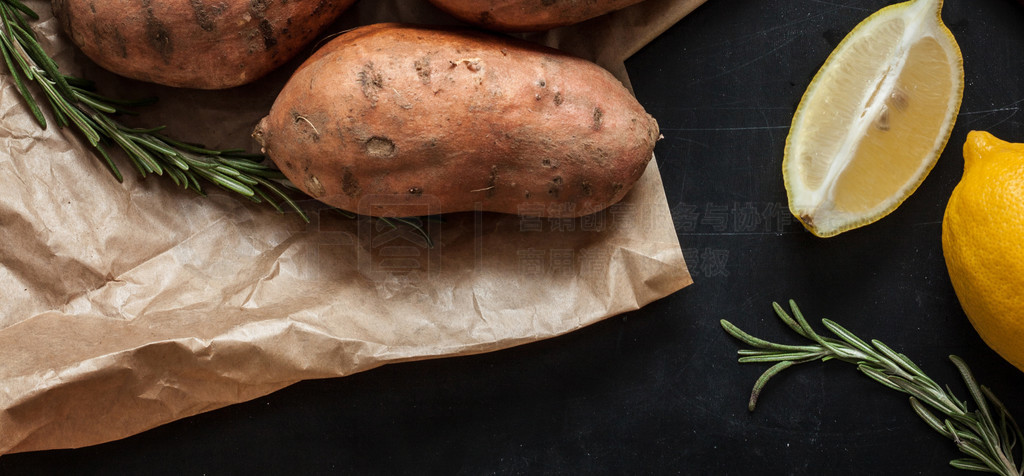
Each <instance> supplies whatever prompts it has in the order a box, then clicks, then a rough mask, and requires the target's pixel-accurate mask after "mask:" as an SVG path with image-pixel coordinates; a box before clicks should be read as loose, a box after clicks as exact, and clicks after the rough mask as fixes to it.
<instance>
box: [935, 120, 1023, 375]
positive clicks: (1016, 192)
mask: <svg viewBox="0 0 1024 476" xmlns="http://www.w3.org/2000/svg"><path fill="white" fill-rule="evenodd" d="M942 251H943V255H944V256H945V258H946V268H947V269H948V270H949V277H950V280H951V281H952V282H953V289H955V290H956V295H957V297H958V298H959V299H960V305H961V306H963V308H964V312H965V313H967V317H968V318H969V319H970V321H971V324H972V325H973V326H974V328H975V329H976V330H977V331H978V334H980V335H981V338H982V339H984V340H985V343H986V344H988V346H989V347H991V348H992V349H993V350H995V351H996V352H998V353H999V355H1001V356H1003V358H1005V359H1006V360H1008V361H1009V362H1010V363H1012V364H1013V365H1015V366H1017V368H1018V369H1021V370H1024V144H1014V143H1010V142H1006V141H1003V140H1000V139H997V138H996V137H994V136H993V135H992V134H989V133H987V132H980V131H972V132H970V133H969V134H968V135H967V142H966V143H965V144H964V175H963V178H962V179H961V180H960V183H959V184H958V185H957V186H956V188H955V189H954V190H953V194H952V196H951V197H950V199H949V204H948V205H946V214H945V216H944V217H943V220H942Z"/></svg>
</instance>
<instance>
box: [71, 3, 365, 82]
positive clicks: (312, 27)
mask: <svg viewBox="0 0 1024 476" xmlns="http://www.w3.org/2000/svg"><path fill="white" fill-rule="evenodd" d="M353 1H354V0H52V5H53V12H54V15H56V16H57V18H58V19H59V20H60V23H61V25H62V26H63V28H64V31H65V32H66V33H67V34H68V36H70V37H71V40H72V42H74V43H75V45H77V46H78V47H79V48H81V49H82V51H83V52H84V53H85V54H86V56H88V57H89V58H91V59H92V60H93V61H95V62H96V63H97V64H99V65H100V66H102V67H104V68H106V69H108V70H110V71H113V72H115V73H117V74H120V75H122V76H127V77H129V78H134V79H139V80H143V81H149V82H153V83H159V84H164V85H168V86H177V87H189V88H199V89H222V88H229V87H232V86H238V85H241V84H245V83H248V82H250V81H253V80H256V79H257V78H259V77H261V76H263V75H265V74H266V73H268V72H270V71H271V70H273V69H274V68H276V67H278V66H280V65H282V64H283V63H285V62H286V61H288V60H289V59H290V58H292V57H293V56H294V55H295V54H296V53H298V52H299V51H300V50H301V48H302V47H303V46H304V45H306V44H307V43H309V41H310V40H312V39H313V38H314V37H316V35H317V34H319V33H320V32H321V31H322V30H323V29H324V28H325V27H327V26H328V25H329V24H330V23H331V22H333V21H334V20H335V19H336V18H337V17H338V15H340V14H341V12H342V11H344V10H345V9H346V8H348V6H349V5H351V4H352V3H353Z"/></svg>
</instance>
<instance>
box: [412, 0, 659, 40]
mask: <svg viewBox="0 0 1024 476" xmlns="http://www.w3.org/2000/svg"><path fill="white" fill-rule="evenodd" d="M641 1H642V0H430V2H431V3H433V4H434V6H436V7H438V8H440V9H441V10H444V11H445V12H448V14H450V15H452V16H454V17H456V18H458V19H460V20H462V21H465V22H468V23H472V24H474V25H478V26H481V27H484V28H487V29H490V30H498V31H505V32H525V31H541V30H550V29H552V28H556V27H560V26H565V25H571V24H574V23H579V22H582V21H585V20H589V19H591V18H594V17H597V16H600V15H604V14H605V13H608V12H612V11H615V10H619V9H622V8H626V7H628V6H630V5H633V4H637V3H640V2H641Z"/></svg>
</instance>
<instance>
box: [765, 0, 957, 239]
mask: <svg viewBox="0 0 1024 476" xmlns="http://www.w3.org/2000/svg"><path fill="white" fill-rule="evenodd" d="M941 12H942V0H913V1H909V2H904V3H899V4H896V5H890V6H888V7H886V8H883V9H881V10H879V11H878V12H876V13H875V14H873V15H871V16H870V17H868V18H867V19H866V20H864V21H863V22H861V24H860V25H858V26H857V27H856V28H855V29H854V30H853V31H852V32H850V34H849V35H847V37H846V38H845V39H844V40H843V41H842V42H841V43H840V44H839V46H838V47H836V49H835V51H833V52H832V54H831V55H830V56H829V58H828V60H826V62H825V64H824V65H823V66H822V67H821V70H819V71H818V74H817V75H815V77H814V80H813V81H811V84H810V86H809V87H808V88H807V92H806V93H804V96H803V98H802V99H801V100H800V105H799V107H797V111H796V114H795V115H794V117H793V124H792V127H791V128H790V132H789V137H788V138H787V139H786V152H785V157H784V159H783V163H782V168H783V176H784V177H785V183H786V191H787V192H788V194H789V208H790V211H791V212H792V213H793V215H794V216H795V217H796V218H797V219H798V220H799V221H800V222H801V223H803V225H804V227H806V228H807V229H808V230H810V231H811V232H812V233H814V234H815V235H817V236H821V237H828V236H833V235H836V234H838V233H841V232H843V231H846V230H849V229H852V228H856V227H859V226H863V225H866V224H868V223H871V222H874V221H876V220H878V219H880V218H882V217H884V216H885V215H888V214H889V213H890V212H892V211H893V210H895V209H896V207H898V206H899V205H900V204H901V203H903V201H904V200H906V198H907V197H908V196H910V194H911V193H913V192H914V190H915V189H917V186H918V185H920V183H921V181H922V180H924V177H925V176H926V175H927V174H928V172H929V171H930V170H931V169H932V167H933V166H934V165H935V161H936V160H937V159H938V157H939V155H940V154H941V152H942V149H943V148H944V147H945V145H946V141H947V140H948V139H949V134H950V131H951V129H952V127H953V123H954V122H955V119H956V115H957V111H959V109H960V101H961V98H962V97H963V84H964V70H963V58H962V56H961V55H960V48H959V47H958V46H957V44H956V40H955V39H954V38H953V35H952V34H951V33H950V32H949V29H948V28H946V26H945V25H944V24H943V23H942V19H941Z"/></svg>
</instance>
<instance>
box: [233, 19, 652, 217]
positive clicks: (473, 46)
mask: <svg viewBox="0 0 1024 476" xmlns="http://www.w3.org/2000/svg"><path fill="white" fill-rule="evenodd" d="M253 136H254V137H255V138H256V140H257V141H259V142H260V143H261V145H262V146H263V151H264V153H266V154H267V155H268V156H269V157H270V158H271V159H272V160H273V161H274V162H275V163H276V164H277V165H278V167H280V169H281V170H282V172H283V173H284V174H285V175H286V176H287V177H288V178H289V179H290V180H291V181H292V182H293V183H295V184H296V185H297V186H298V187H299V188H301V189H302V190H303V191H305V192H306V193H307V194H309V195H311V196H313V197H315V198H317V199H319V200H321V201H323V202H325V203H328V204H330V205H334V206H336V207H338V208H341V209H344V210H349V211H353V212H357V213H361V214H364V215H373V216H408V215H410V214H416V213H410V211H412V210H424V209H427V208H429V210H430V213H447V212H456V211H467V210H484V211H494V212H503V213H515V214H528V215H536V216H559V217H571V216H579V215H584V214H589V213H592V212H595V211H597V210H600V209H603V208H605V207H607V206H609V205H611V204H613V203H615V202H617V201H619V200H620V199H622V197H623V196H624V195H625V194H626V192H627V191H628V190H629V189H630V187H631V186H632V185H633V184H634V183H635V182H636V180H637V179H638V178H639V177H640V176H641V174H642V173H643V171H644V169H645V168H646V166H647V163H648V162H649V161H650V159H651V157H652V155H653V154H652V152H653V149H654V144H655V142H656V141H657V140H658V138H659V137H660V134H659V132H658V125H657V123H656V122H655V120H654V119H653V118H652V117H651V116H650V115H649V114H647V113H646V112H645V111H644V109H643V107H642V106H641V105H640V104H639V103H638V102H637V101H636V99H635V98H634V97H633V96H632V95H631V94H629V92H628V91H627V90H626V89H625V87H623V86H622V83H620V82H619V81H618V80H616V79H615V78H614V77H613V76H612V75H611V74H610V73H608V72H607V71H605V70H604V69H602V68H600V67H599V66H597V65H595V64H593V63H590V62H588V61H585V60H582V59H579V58H575V57H572V56H568V55H566V54H563V53H560V52H558V51H557V50H553V49H549V48H544V47H540V46H536V45H533V44H529V43H525V42H521V41H515V40H511V39H504V38H499V37H495V36H490V35H486V34H484V33H479V32H456V31H447V30H434V29H423V28H417V27H411V26H403V25H397V24H377V25H370V26H366V27H362V28H358V29H355V30H352V31H350V32H348V33H345V34H344V35H341V36H339V37H337V38H335V39H334V40H332V41H331V42H329V43H327V44H326V45H325V46H324V47H323V48H322V49H320V50H319V51H317V52H316V53H315V54H314V55H313V56H312V57H310V58H309V59H308V60H307V61H306V62H305V63H303V64H302V65H301V66H300V67H299V69H298V70H297V71H296V72H295V74H294V76H292V78H291V79H290V80H289V81H288V83H287V84H286V85H285V87H284V89H283V90H282V91H281V93H280V95H279V96H278V97H277V99H276V101H275V102H274V105H273V106H272V108H271V110H270V114H269V115H268V116H267V117H266V118H264V119H263V120H262V121H261V122H260V124H259V125H258V126H257V127H256V130H255V131H254V133H253ZM417 213H418V212H417Z"/></svg>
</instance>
